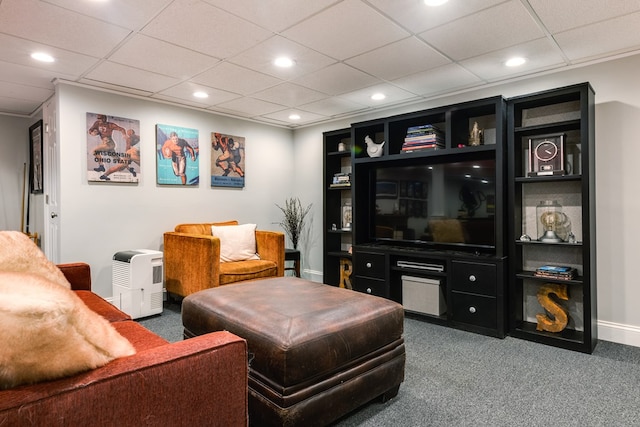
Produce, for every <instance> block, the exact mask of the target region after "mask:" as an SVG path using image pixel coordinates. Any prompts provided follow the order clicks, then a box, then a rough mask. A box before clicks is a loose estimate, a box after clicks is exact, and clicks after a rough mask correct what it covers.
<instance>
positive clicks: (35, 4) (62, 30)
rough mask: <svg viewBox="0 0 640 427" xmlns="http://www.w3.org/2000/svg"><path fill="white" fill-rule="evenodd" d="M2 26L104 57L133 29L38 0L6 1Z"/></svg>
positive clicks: (0, 4) (1, 8)
mask: <svg viewBox="0 0 640 427" xmlns="http://www.w3.org/2000/svg"><path fill="white" fill-rule="evenodd" d="M0 29H1V32H2V33H4V34H11V35H15V36H18V37H22V38H25V39H27V40H33V41H37V42H40V43H43V44H46V45H50V46H55V47H59V48H62V49H67V50H70V51H74V52H79V53H83V54H85V55H91V56H96V57H101V56H103V55H106V54H107V53H109V52H110V51H111V50H112V49H113V48H114V47H115V46H116V45H117V44H118V43H120V42H122V41H123V40H124V39H125V38H126V37H127V36H128V35H129V33H130V31H129V30H127V29H125V28H122V27H119V26H116V25H112V24H109V23H106V22H104V21H100V20H97V19H95V18H91V17H88V16H84V15H80V14H78V13H75V12H72V11H69V10H66V9H63V8H60V7H58V6H54V5H52V4H49V3H45V2H43V1H36V0H2V2H0Z"/></svg>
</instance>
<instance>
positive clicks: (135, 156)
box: [87, 113, 141, 183]
mask: <svg viewBox="0 0 640 427" xmlns="http://www.w3.org/2000/svg"><path fill="white" fill-rule="evenodd" d="M140 172H141V171H140V121H139V120H134V119H126V118H123V117H115V116H107V115H106V114H97V113H87V179H88V180H89V181H93V182H133V183H137V182H139V179H140Z"/></svg>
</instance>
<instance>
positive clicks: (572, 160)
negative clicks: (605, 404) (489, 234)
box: [507, 83, 597, 353]
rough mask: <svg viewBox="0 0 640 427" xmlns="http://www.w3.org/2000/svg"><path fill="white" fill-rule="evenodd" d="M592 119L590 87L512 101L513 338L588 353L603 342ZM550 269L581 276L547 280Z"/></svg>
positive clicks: (511, 251)
mask: <svg viewBox="0 0 640 427" xmlns="http://www.w3.org/2000/svg"><path fill="white" fill-rule="evenodd" d="M594 115H595V113H594V91H593V89H592V88H591V86H590V85H589V84H588V83H584V84H579V85H574V86H570V87H564V88H559V89H555V90H550V91H545V92H541V93H536V94H532V95H527V96H522V97H517V98H512V99H510V100H509V101H508V132H507V134H508V143H509V147H510V148H511V156H510V160H509V180H508V182H509V194H508V195H509V199H510V200H511V202H510V203H509V215H508V217H509V218H510V219H511V221H510V227H509V229H510V232H509V240H510V249H509V265H510V268H509V276H510V277H509V294H510V304H509V306H510V310H509V316H510V321H509V334H510V335H513V336H515V337H519V338H524V339H528V340H532V341H536V342H540V343H544V344H548V345H553V346H557V347H563V348H566V349H570V350H576V351H582V352H585V353H591V352H592V351H593V349H594V348H595V346H596V343H597V328H596V319H597V308H596V271H595V267H596V240H595V236H596V233H595V159H594V158H593V153H594V139H595V138H594ZM544 265H551V266H560V267H568V268H570V269H573V270H574V271H575V274H573V275H572V276H569V278H563V276H559V277H549V276H543V277H541V276H539V275H538V274H536V270H538V269H539V268H540V267H541V266H544ZM550 289H553V291H550ZM565 291H566V294H567V295H566V296H565V295H560V294H563V293H564V292H565ZM549 293H551V299H548V297H545V295H548V294H549ZM539 295H541V297H542V298H544V301H546V302H545V307H543V306H542V305H541V303H540V302H539V299H538V298H539ZM563 313H564V314H563ZM540 316H544V317H543V318H542V319H543V320H539V318H540ZM565 316H566V323H564V317H565ZM546 323H550V325H549V326H544V324H546ZM548 329H551V330H548Z"/></svg>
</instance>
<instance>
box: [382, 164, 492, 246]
mask: <svg viewBox="0 0 640 427" xmlns="http://www.w3.org/2000/svg"><path fill="white" fill-rule="evenodd" d="M373 178H374V179H373V182H374V185H375V189H374V192H375V206H374V210H375V212H374V215H373V224H372V230H371V231H372V234H373V238H374V240H377V241H380V240H389V241H398V242H413V243H428V244H432V245H434V246H442V245H443V246H469V247H475V248H495V197H496V186H495V160H494V159H488V160H487V159H485V160H466V161H460V162H452V163H434V164H420V165H402V166H398V165H394V166H380V167H377V168H376V169H374V170H373Z"/></svg>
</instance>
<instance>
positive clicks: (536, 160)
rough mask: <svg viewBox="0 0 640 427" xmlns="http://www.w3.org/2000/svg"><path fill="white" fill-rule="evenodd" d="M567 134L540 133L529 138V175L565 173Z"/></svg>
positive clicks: (557, 174)
mask: <svg viewBox="0 0 640 427" xmlns="http://www.w3.org/2000/svg"><path fill="white" fill-rule="evenodd" d="M564 143H565V135H564V134H563V133H556V134H548V135H539V136H534V137H531V138H529V173H528V176H530V177H535V176H559V175H564V174H565V155H564Z"/></svg>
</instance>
